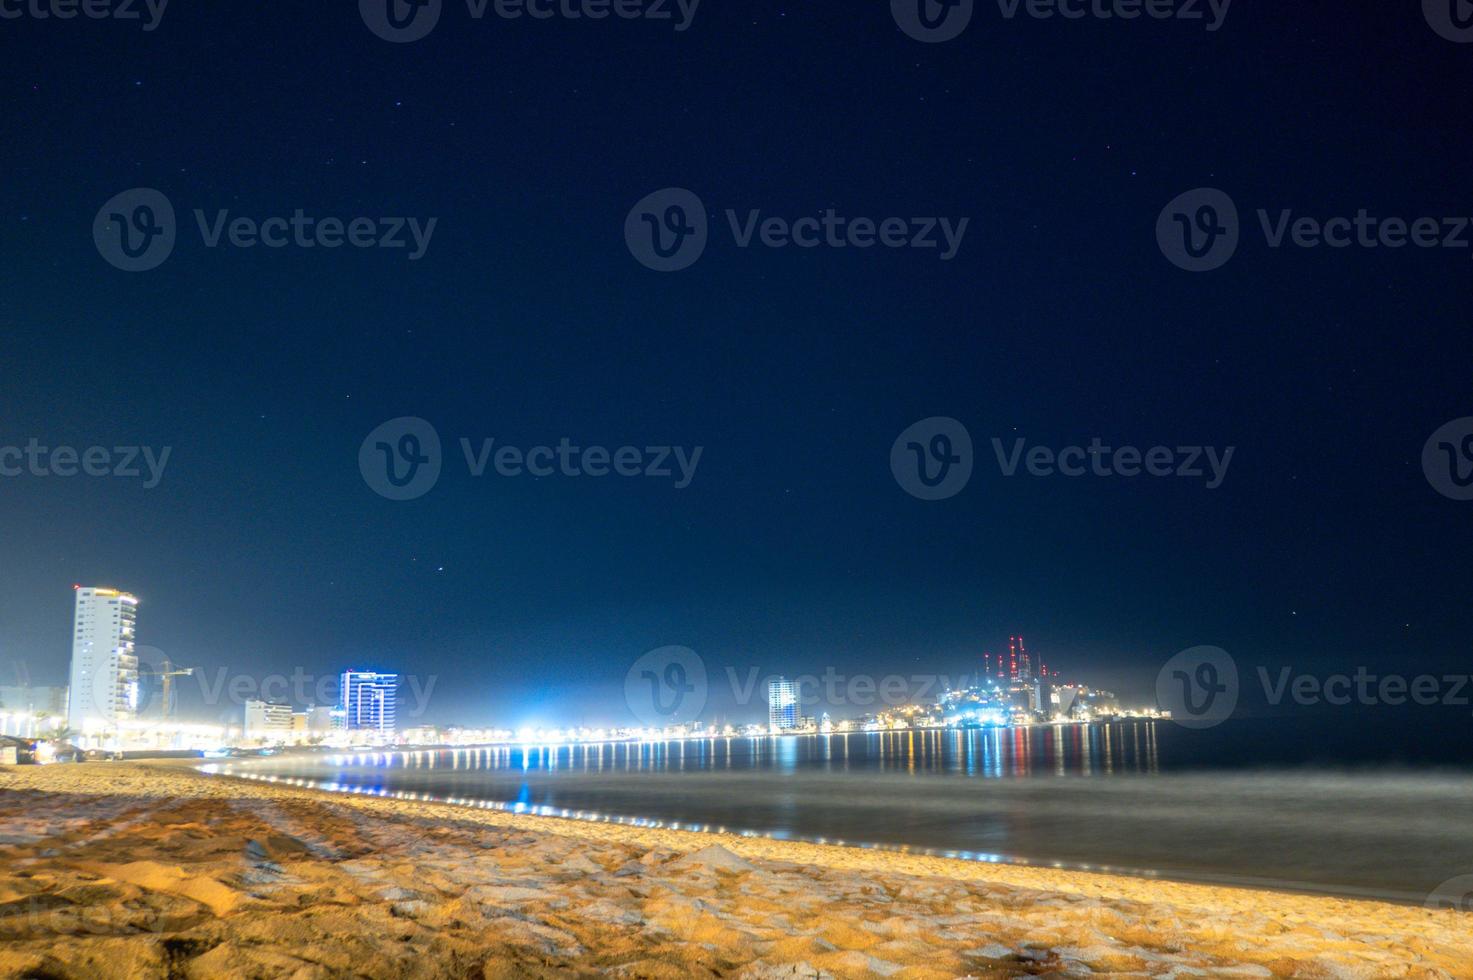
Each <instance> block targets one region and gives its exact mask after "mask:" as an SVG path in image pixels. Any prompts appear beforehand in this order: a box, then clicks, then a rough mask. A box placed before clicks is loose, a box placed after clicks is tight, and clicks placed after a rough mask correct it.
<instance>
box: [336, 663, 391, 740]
mask: <svg viewBox="0 0 1473 980" xmlns="http://www.w3.org/2000/svg"><path fill="white" fill-rule="evenodd" d="M398 688H399V675H398V674H380V673H378V672H377V671H371V670H347V671H344V672H343V678H342V682H341V686H340V687H339V688H338V690H339V692H340V694H341V697H342V709H343V722H344V725H345V726H346V727H347V729H348V731H350V732H354V731H359V732H361V731H370V732H378V733H380V734H383V735H392V734H394V700H395V694H396V692H397V691H398Z"/></svg>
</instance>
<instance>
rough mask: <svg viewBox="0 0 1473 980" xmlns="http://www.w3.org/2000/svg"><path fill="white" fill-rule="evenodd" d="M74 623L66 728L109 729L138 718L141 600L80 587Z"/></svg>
mask: <svg viewBox="0 0 1473 980" xmlns="http://www.w3.org/2000/svg"><path fill="white" fill-rule="evenodd" d="M72 588H73V591H75V592H76V610H75V612H74V614H73V620H72V666H71V688H70V690H69V692H68V695H67V726H68V727H70V728H73V729H76V730H77V731H78V732H85V731H88V730H89V729H90V730H93V731H95V730H97V729H99V728H107V727H110V726H113V725H116V724H118V723H120V722H126V721H132V720H133V719H134V718H136V717H137V716H138V707H139V704H138V703H139V685H138V657H137V653H136V650H135V647H134V640H133V637H134V632H135V630H136V628H137V625H138V600H137V599H136V598H134V597H133V596H131V595H129V594H128V593H126V592H119V591H118V590H117V589H100V588H92V587H87V588H83V587H82V586H80V585H77V586H73V587H72Z"/></svg>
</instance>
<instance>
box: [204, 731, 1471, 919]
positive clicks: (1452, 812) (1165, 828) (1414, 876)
mask: <svg viewBox="0 0 1473 980" xmlns="http://www.w3.org/2000/svg"><path fill="white" fill-rule="evenodd" d="M1273 731H1279V733H1280V735H1281V736H1282V735H1283V731H1282V730H1281V729H1270V732H1273ZM1290 734H1294V733H1290ZM1301 734H1302V733H1301ZM1346 738H1347V739H1348V738H1350V736H1348V735H1347V736H1346ZM1255 740H1258V741H1261V742H1262V744H1260V745H1258V746H1257V749H1256V750H1255V754H1250V756H1249V758H1256V760H1257V761H1258V763H1259V766H1258V767H1256V768H1254V767H1248V766H1244V765H1241V764H1236V763H1234V764H1228V762H1226V761H1225V760H1226V759H1228V758H1231V759H1233V760H1241V759H1243V758H1244V745H1245V744H1246V745H1253V744H1255ZM1273 744H1276V743H1275V742H1274V740H1273V738H1272V737H1264V736H1262V735H1261V733H1260V734H1255V732H1254V731H1253V730H1252V729H1251V728H1250V729H1242V728H1240V729H1238V730H1237V731H1218V732H1206V733H1203V732H1186V731H1184V730H1182V729H1180V728H1177V727H1176V726H1173V725H1171V724H1169V723H1164V722H1120V723H1112V724H1100V725H1089V726H1086V725H1073V726H1065V727H1059V728H1055V727H1052V726H1048V727H1041V728H1033V729H980V730H970V731H915V732H887V733H855V734H848V735H810V736H784V737H774V738H730V739H727V738H717V739H710V740H703V741H684V742H678V741H677V742H653V743H613V744H595V745H576V746H568V745H563V746H536V747H526V748H525V749H524V748H523V747H521V746H501V747H490V748H479V749H459V750H434V749H431V750H420V751H415V750H410V751H390V752H377V753H374V752H368V753H323V754H316V755H311V754H309V755H284V756H279V757H273V758H266V759H244V760H229V761H228V762H222V763H219V764H217V765H216V766H212V767H210V768H211V769H212V771H216V772H220V773H223V774H231V775H249V776H253V777H257V778H268V779H278V780H294V781H302V782H305V783H307V784H310V785H314V786H319V787H324V788H328V789H334V790H340V791H346V792H359V793H381V794H385V795H397V794H404V795H417V796H420V797H423V798H427V799H438V800H453V801H456V802H462V803H466V804H470V805H480V806H496V807H504V808H507V809H513V810H523V811H527V812H538V813H551V814H555V815H564V816H573V817H579V818H582V819H599V820H621V821H624V822H632V823H646V822H647V823H651V824H660V825H665V826H679V827H683V828H686V829H697V830H724V831H730V832H738V833H750V834H757V835H762V836H768V837H774V838H783V839H795V840H799V839H801V840H817V841H824V842H829V843H845V844H852V845H878V846H886V847H897V848H904V849H909V850H917V851H927V852H934V853H941V854H952V855H955V856H960V857H967V858H972V859H977V860H1008V861H1022V862H1026V863H1034V864H1045V865H1054V864H1057V865H1060V866H1066V867H1085V868H1095V869H1109V870H1117V871H1127V872H1131V873H1146V874H1159V875H1162V876H1165V877H1172V878H1181V879H1188V880H1203V881H1221V882H1228V883H1239V884H1255V885H1268V886H1274V887H1282V888H1295V889H1305V890H1312V891H1327V892H1334V893H1338V894H1346V895H1370V896H1376V897H1381V898H1387V899H1394V900H1398V901H1415V902H1422V901H1424V900H1425V899H1426V898H1427V896H1428V895H1429V893H1431V892H1433V891H1434V890H1435V889H1437V888H1438V887H1439V886H1440V885H1441V884H1442V883H1444V882H1446V881H1447V880H1448V879H1450V878H1453V877H1456V876H1459V875H1465V874H1473V773H1470V772H1468V771H1466V770H1462V769H1458V768H1448V767H1446V766H1443V767H1440V768H1433V769H1429V768H1412V767H1408V766H1406V765H1402V764H1394V763H1395V760H1394V759H1381V758H1372V759H1371V760H1370V762H1371V765H1370V766H1369V767H1366V766H1364V765H1363V766H1361V767H1359V768H1355V769H1347V768H1344V767H1338V766H1332V765H1328V764H1324V763H1322V762H1319V761H1318V760H1316V761H1315V762H1314V763H1313V764H1310V765H1305V764H1303V753H1302V751H1301V752H1300V755H1299V756H1298V757H1297V758H1298V759H1299V761H1300V764H1299V765H1296V766H1293V767H1292V768H1291V767H1289V763H1290V762H1291V761H1292V760H1293V759H1294V758H1296V757H1295V756H1293V755H1292V754H1291V755H1289V756H1286V757H1285V758H1277V757H1275V754H1274V752H1273V751H1272V750H1271V746H1272V745H1273ZM1291 744H1303V743H1302V742H1291ZM1459 750H1461V746H1459ZM1361 754H1362V755H1364V753H1361ZM1330 758H1333V753H1332V754H1331V755H1330Z"/></svg>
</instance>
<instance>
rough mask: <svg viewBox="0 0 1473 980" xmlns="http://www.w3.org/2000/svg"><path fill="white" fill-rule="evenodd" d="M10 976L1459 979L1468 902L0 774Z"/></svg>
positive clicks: (1469, 939) (166, 769)
mask: <svg viewBox="0 0 1473 980" xmlns="http://www.w3.org/2000/svg"><path fill="white" fill-rule="evenodd" d="M0 855H3V863H0V868H3V871H0V975H4V976H14V977H155V976H157V977H277V976H282V977H303V978H306V977H333V976H359V977H439V976H452V977H515V976H567V975H596V974H613V975H616V976H624V977H690V976H696V977H699V976H723V977H728V976H730V977H754V978H765V977H822V976H832V977H868V976H890V977H898V978H909V977H917V978H919V977H958V976H976V977H1012V976H1091V975H1110V976H1136V977H1180V976H1227V977H1270V976H1284V977H1334V978H1352V977H1463V976H1473V918H1470V916H1469V915H1468V914H1467V913H1463V912H1456V911H1433V910H1427V909H1422V908H1416V907H1408V906H1397V905H1388V904H1383V903H1376V902H1367V901H1348V900H1340V899H1332V898H1323V897H1312V896H1301V895H1286V894H1281V893H1273V892H1259V891H1251V890H1245V889H1232V888H1218V887H1209V886H1203V885H1192V884H1176V883H1170V882H1162V881H1155V880H1146V879H1138V878H1129V877H1118V876H1111V875H1100V874H1085V873H1078V872H1065V871H1055V870H1049V869H1041V868H1030V867H1019V866H1012V865H997V864H982V863H976V862H967V861H956V860H948V859H943V858H934V857H922V856H912V855H905V854H897V853H891V852H880V851H872V850H861V849H854V848H843V847H825V846H820V845H809V844H798V843H788V842H782V841H773V840H768V839H757V838H745V837H739V836H719V835H712V834H704V833H702V834H697V833H687V832H682V831H676V830H667V829H641V828H635V827H628V826H622V825H615V824H608V823H592V822H583V821H572V820H559V819H554V818H547V817H531V816H519V815H515V814H508V813H504V812H498V811H487V810H480V809H471V808H462V807H452V806H444V805H437V804H425V803H415V802H407V801H399V800H391V799H380V798H375V797H368V796H353V795H342V794H324V793H319V792H315V791H311V790H304V789H299V788H295V787H287V786H281V785H273V784H268V783H263V782H256V781H249V782H248V781H240V780H232V779H225V778H220V777H210V776H205V775H202V774H199V773H196V772H194V771H192V770H190V769H187V768H182V767H178V766H160V765H146V764H124V763H112V764H109V763H94V764H87V765H60V766H48V767H19V768H15V767H12V768H4V769H0Z"/></svg>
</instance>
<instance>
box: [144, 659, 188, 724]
mask: <svg viewBox="0 0 1473 980" xmlns="http://www.w3.org/2000/svg"><path fill="white" fill-rule="evenodd" d="M152 673H153V675H154V676H155V677H158V678H159V679H160V680H161V681H162V682H163V688H164V692H163V693H164V707H163V712H164V717H163V719H162V720H163V721H168V720H169V716H170V715H171V714H173V713H174V702H173V700H172V697H171V696H172V695H173V693H174V678H176V677H189V676H192V675H193V674H194V668H193V667H180V666H179V665H178V664H176V663H173V662H171V661H170V660H168V659H167V658H165V659H164V660H163V661H162V662H161V663H160V664H159V668H158V670H156V671H153V672H152Z"/></svg>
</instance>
